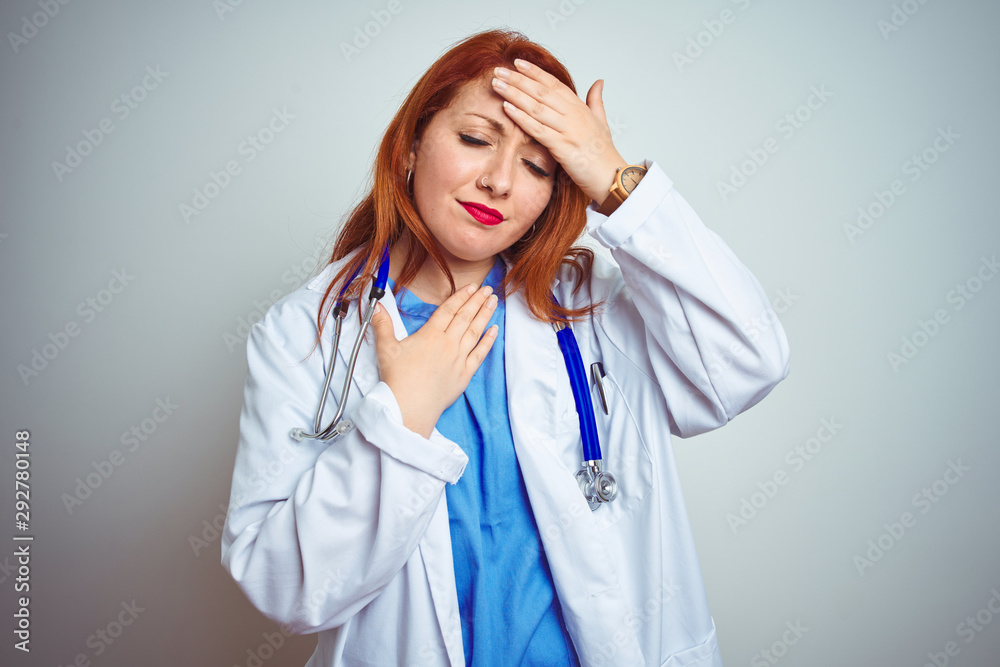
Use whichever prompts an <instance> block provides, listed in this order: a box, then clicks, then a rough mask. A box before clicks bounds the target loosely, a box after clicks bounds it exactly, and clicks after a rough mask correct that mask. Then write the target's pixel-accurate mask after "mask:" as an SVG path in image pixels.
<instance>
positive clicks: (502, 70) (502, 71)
mask: <svg viewBox="0 0 1000 667" xmlns="http://www.w3.org/2000/svg"><path fill="white" fill-rule="evenodd" d="M493 73H494V74H496V75H497V76H498V77H500V78H501V79H509V78H510V70H509V69H507V68H506V67H494V68H493Z"/></svg>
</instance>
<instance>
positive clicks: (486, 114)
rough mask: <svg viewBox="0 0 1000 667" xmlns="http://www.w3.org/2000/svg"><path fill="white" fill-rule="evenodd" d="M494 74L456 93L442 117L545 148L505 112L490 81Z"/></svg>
mask: <svg viewBox="0 0 1000 667" xmlns="http://www.w3.org/2000/svg"><path fill="white" fill-rule="evenodd" d="M492 78H493V73H492V71H491V72H487V73H486V74H485V75H483V76H482V77H481V78H479V79H473V80H472V81H469V82H468V83H466V84H464V85H463V86H462V87H461V88H460V89H459V91H458V93H456V94H455V97H454V99H452V101H451V104H450V105H449V106H448V107H446V108H445V109H442V110H441V111H440V112H439V113H438V115H439V116H444V117H445V118H446V119H447V120H448V121H449V122H476V123H483V124H485V125H488V126H489V127H491V128H493V129H494V130H496V131H497V132H499V133H500V134H501V135H504V136H507V137H514V138H516V139H518V140H520V141H523V142H525V143H530V144H534V145H536V146H541V144H540V143H538V141H537V140H536V139H535V138H534V137H532V136H531V135H529V134H527V133H525V132H524V130H522V129H521V128H520V127H519V126H518V125H517V123H515V122H514V121H512V120H511V119H510V117H509V116H507V114H506V113H505V112H504V110H503V98H502V97H500V95H499V93H497V92H496V91H494V90H493V86H492V85H491V84H490V80H491V79H492Z"/></svg>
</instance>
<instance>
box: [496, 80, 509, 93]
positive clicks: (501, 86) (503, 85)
mask: <svg viewBox="0 0 1000 667" xmlns="http://www.w3.org/2000/svg"><path fill="white" fill-rule="evenodd" d="M493 87H494V88H496V89H497V90H507V84H506V83H504V82H503V81H501V80H500V79H493Z"/></svg>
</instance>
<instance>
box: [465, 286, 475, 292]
mask: <svg viewBox="0 0 1000 667" xmlns="http://www.w3.org/2000/svg"><path fill="white" fill-rule="evenodd" d="M465 291H466V292H468V293H469V294H475V293H476V286H475V284H472V285H468V286H467V287H466V288H465Z"/></svg>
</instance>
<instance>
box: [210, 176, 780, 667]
mask: <svg viewBox="0 0 1000 667" xmlns="http://www.w3.org/2000/svg"><path fill="white" fill-rule="evenodd" d="M645 165H646V166H647V167H648V168H649V172H648V173H647V174H646V176H645V177H644V178H643V180H642V181H641V182H640V183H639V185H638V187H637V188H636V190H635V191H634V192H633V193H632V195H631V196H630V197H629V198H628V199H626V201H625V202H624V203H623V204H622V205H621V207H620V208H619V209H618V210H617V211H616V212H615V213H613V214H612V215H611V216H610V217H605V216H602V215H600V214H599V213H597V212H596V210H594V206H593V204H591V206H590V208H589V209H588V213H587V218H588V230H589V232H590V233H591V234H592V235H593V236H594V237H595V238H596V239H597V240H598V241H599V242H600V243H602V244H603V245H605V246H606V247H608V248H610V250H611V253H612V255H613V256H614V258H615V260H616V261H617V262H618V264H619V265H620V267H621V269H620V270H619V268H618V267H616V266H614V265H613V264H611V263H609V262H608V261H606V260H605V259H602V258H601V257H600V256H598V258H597V260H596V262H595V266H594V269H593V275H592V277H591V279H590V280H589V281H588V282H587V283H586V284H584V285H583V286H582V287H581V289H580V290H579V292H577V293H576V294H574V293H573V287H574V285H572V284H571V283H569V282H566V280H567V279H568V277H569V276H568V274H566V273H563V274H561V275H560V278H562V280H557V281H556V283H555V284H554V285H553V291H554V293H555V295H556V297H557V298H558V299H559V302H560V303H562V304H564V305H570V306H575V305H577V304H585V303H590V302H592V301H603V302H604V307H603V308H602V309H601V310H600V311H599V312H598V313H597V314H596V315H594V316H593V317H592V318H590V319H586V320H584V321H581V322H578V323H576V324H575V325H574V331H575V335H576V338H577V340H578V341H579V346H580V349H581V352H582V356H583V362H584V365H585V367H586V368H587V369H588V370H589V367H590V364H591V363H592V362H594V361H601V362H603V365H604V369H605V371H606V372H607V379H606V385H607V387H608V388H609V390H610V391H609V392H608V399H609V402H610V416H605V414H604V412H603V410H601V408H600V403H599V398H598V397H597V396H598V395H597V390H596V388H595V389H594V390H593V393H594V397H595V406H596V414H597V426H598V431H599V434H600V440H601V446H602V448H603V453H604V461H605V469H607V470H610V471H611V472H613V473H614V475H615V476H616V477H617V479H618V483H619V495H618V498H617V499H616V500H614V501H613V502H612V503H610V504H605V505H603V506H601V507H600V508H599V509H598V510H597V511H596V512H591V510H590V509H589V508H588V507H587V504H586V502H585V500H584V497H583V495H582V494H581V492H580V490H579V487H578V486H577V483H576V481H575V480H574V473H575V472H576V471H577V470H578V469H579V467H580V463H581V459H582V449H581V440H580V429H579V424H578V421H577V415H576V409H575V406H574V402H573V394H572V391H571V389H570V384H569V379H568V376H567V372H566V368H565V364H564V362H563V357H562V354H561V353H560V351H559V346H558V343H557V340H556V335H555V332H554V330H553V328H552V326H551V325H549V324H546V323H543V322H540V321H539V320H537V319H535V318H534V317H533V316H532V315H531V314H530V311H529V310H528V308H527V305H526V302H525V301H524V299H523V297H522V295H521V294H520V293H518V294H514V295H512V296H511V297H509V299H508V300H507V306H506V308H507V310H506V344H505V351H506V373H507V401H508V409H509V413H510V423H511V431H512V433H513V437H514V447H515V450H516V452H517V458H518V461H519V463H520V467H521V470H522V472H523V475H524V482H525V486H526V487H527V491H528V496H529V499H530V502H531V509H532V511H533V512H534V515H535V519H536V522H537V525H538V529H539V531H540V532H541V539H542V544H543V547H544V549H545V555H546V556H547V557H548V561H549V565H550V567H551V571H552V577H553V580H554V583H555V588H556V591H557V593H558V596H559V602H560V604H561V608H562V611H563V615H564V619H565V622H566V627H567V629H568V631H569V634H570V636H571V637H572V640H573V644H574V646H575V647H576V651H577V653H578V655H579V657H580V660H581V662H582V664H583V665H669V666H670V667H681V666H686V667H694V666H697V667H716V666H719V665H721V664H722V663H721V658H720V655H719V648H718V644H717V641H716V634H715V624H714V621H713V620H712V617H711V614H710V612H709V608H708V604H707V599H706V594H705V589H704V585H703V583H702V577H701V571H700V568H699V565H698V559H697V555H696V553H695V547H694V542H693V539H692V535H691V530H690V526H689V523H688V518H687V512H686V510H685V506H684V499H683V497H682V495H681V487H680V483H679V480H678V476H677V470H676V467H675V463H674V456H673V452H672V449H671V442H670V434H671V433H672V434H674V435H677V436H681V437H686V436H690V435H694V434H698V433H702V432H705V431H708V430H711V429H714V428H716V427H718V426H721V425H723V424H725V423H726V422H728V421H729V420H730V419H732V418H733V417H735V416H736V415H737V414H739V413H740V412H741V411H743V410H745V409H747V408H748V407H750V406H752V405H754V404H755V403H756V402H758V401H759V400H761V399H762V398H763V397H764V396H765V395H766V394H767V393H768V392H769V391H770V390H771V388H772V387H774V385H775V384H777V382H779V381H780V380H781V379H782V378H784V377H785V376H786V375H787V373H788V344H787V341H786V338H785V334H784V331H783V330H782V328H781V326H780V324H778V322H777V318H776V317H775V316H774V313H773V311H772V309H771V306H770V304H769V302H768V299H767V297H766V295H765V292H764V290H763V289H762V288H761V286H760V284H759V283H758V282H757V280H756V279H755V278H754V277H753V275H752V274H751V273H750V272H749V271H748V270H747V269H746V268H745V267H744V266H743V265H742V264H741V263H740V262H739V260H737V258H736V257H735V256H734V255H733V253H732V251H731V250H730V249H729V248H728V246H726V244H725V243H724V242H723V241H722V240H721V239H720V238H719V237H718V236H717V235H716V234H715V233H714V232H712V231H710V230H709V229H708V228H706V227H705V226H704V225H703V224H702V222H701V221H700V220H699V218H698V216H697V215H696V214H695V213H694V211H693V210H692V209H691V207H690V206H689V205H688V203H687V202H686V201H685V200H684V199H683V198H682V197H681V196H680V195H679V194H678V193H677V192H676V191H675V190H674V189H673V183H672V181H671V180H670V179H669V178H668V177H667V176H666V174H664V173H663V171H662V170H661V169H660V167H659V166H658V165H657V164H655V163H653V162H649V161H646V162H645ZM339 266H340V264H339V263H338V264H335V265H331V266H330V267H327V269H326V270H324V271H323V273H321V274H320V275H319V276H317V277H316V278H315V279H313V280H312V281H310V282H309V283H308V284H307V285H305V286H303V287H301V288H299V289H297V290H295V291H294V292H292V293H291V294H289V295H288V296H286V297H285V298H283V299H282V300H280V301H279V302H277V303H275V304H274V305H273V306H272V307H271V308H270V310H269V311H268V312H267V314H266V315H265V317H264V318H263V320H261V321H260V322H258V323H256V324H254V325H253V327H252V329H251V332H250V337H249V340H248V341H247V361H248V367H249V374H248V377H247V382H246V389H245V393H244V404H243V411H242V414H241V416H240V438H239V447H238V450H237V455H236V464H235V469H234V474H233V486H232V498H231V503H230V511H229V513H228V516H227V519H226V526H225V531H224V536H223V541H222V562H223V565H224V566H225V567H226V568H227V569H228V570H229V572H230V574H231V575H232V576H233V578H234V579H235V580H236V581H237V582H238V583H239V585H240V587H241V588H242V589H243V591H244V592H245V593H246V595H247V597H248V598H249V599H250V600H251V602H253V604H254V605H255V606H256V607H257V608H258V609H260V610H261V611H262V612H263V613H264V614H265V615H267V616H268V617H269V618H271V619H273V620H275V621H277V622H280V623H283V624H287V626H288V628H289V629H290V630H291V631H293V632H296V633H312V632H318V633H319V638H318V646H317V649H316V652H315V654H314V655H313V656H312V658H311V660H310V661H309V663H308V667H320V666H323V667H326V666H330V665H344V666H347V665H350V666H354V665H359V666H360V665H364V666H375V665H379V666H381V665H419V666H421V667H425V666H436V665H450V666H451V667H458V666H460V665H464V664H465V659H464V652H463V647H462V632H461V625H460V621H459V609H458V599H457V593H456V587H455V577H454V570H453V563H452V554H451V538H450V533H449V526H448V507H447V502H446V495H445V493H444V489H445V484H448V483H452V484H453V483H455V482H456V481H457V480H458V479H459V477H461V475H462V472H463V470H464V467H465V464H466V462H467V460H468V459H467V457H466V455H465V454H464V453H463V452H462V450H461V448H459V446H458V445H457V444H455V443H454V442H452V441H450V440H448V439H446V438H445V437H443V436H442V435H441V434H440V433H438V432H437V431H436V430H435V431H434V433H433V434H432V435H431V437H430V439H425V438H423V437H422V436H420V435H418V434H416V433H414V432H412V431H410V430H408V429H407V428H406V427H404V426H403V424H402V420H401V416H400V412H399V407H398V405H397V403H396V401H395V398H394V397H393V395H392V392H391V391H390V390H389V388H388V386H387V385H385V384H384V383H382V382H380V381H379V375H378V367H377V362H376V357H375V349H374V337H373V335H372V334H371V332H369V335H368V339H369V340H366V342H365V344H364V345H363V346H362V348H361V352H360V355H359V358H358V362H357V369H356V371H355V377H354V384H353V388H352V393H351V396H350V398H349V400H348V409H347V412H346V415H347V417H349V418H350V419H351V420H352V421H353V423H354V424H355V428H354V429H353V430H351V431H350V432H349V433H348V434H347V435H345V436H344V437H342V438H340V439H339V440H337V441H336V442H334V443H333V444H330V445H328V444H325V443H321V442H317V441H315V440H305V441H303V442H301V443H297V442H294V441H293V440H291V438H290V437H289V430H290V429H292V428H293V427H297V426H301V427H306V428H310V427H311V426H312V423H313V418H314V414H315V410H316V407H317V405H318V402H319V393H320V390H321V388H322V383H323V376H324V369H325V368H326V366H327V364H328V363H329V359H330V355H331V354H338V355H339V356H338V361H337V371H336V373H335V375H334V379H333V382H332V384H331V386H330V392H329V393H330V398H329V400H328V402H327V408H326V419H329V418H330V417H332V415H333V412H334V411H335V408H336V400H337V397H338V396H339V395H340V391H341V386H342V384H343V379H344V373H345V367H346V359H347V356H348V355H349V353H350V348H351V345H352V344H353V341H354V339H355V336H356V334H357V330H358V327H359V324H358V318H357V313H356V308H357V302H356V301H355V302H353V303H352V305H351V311H350V312H349V313H348V315H347V317H346V318H345V319H344V325H343V327H344V330H343V334H342V338H341V344H340V349H339V350H337V351H334V350H331V349H330V348H331V345H332V333H333V324H332V321H331V322H330V323H328V324H327V326H326V328H325V330H324V335H323V340H322V342H321V343H320V345H319V349H318V350H317V351H316V352H314V353H313V354H312V356H308V358H307V355H308V354H309V352H310V349H311V348H312V345H313V342H314V340H315V332H316V325H315V320H316V312H317V309H318V307H319V303H320V299H321V296H322V294H323V290H324V289H325V287H326V286H327V285H328V284H329V282H330V280H331V279H332V277H333V275H334V271H335V270H336V269H337V268H339ZM365 294H367V292H365ZM382 303H383V305H384V306H385V307H386V309H387V310H388V313H389V315H390V316H391V318H392V321H393V323H394V325H395V331H396V336H397V337H398V338H402V337H404V336H406V335H407V334H406V330H405V328H404V327H403V324H402V321H401V320H400V317H399V313H398V311H397V309H396V303H395V301H394V299H393V296H392V293H391V292H388V291H387V293H386V295H385V297H384V298H383V299H382ZM755 318H756V319H755ZM762 321H763V322H768V323H770V324H769V326H757V325H751V322H757V323H759V322H762Z"/></svg>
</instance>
